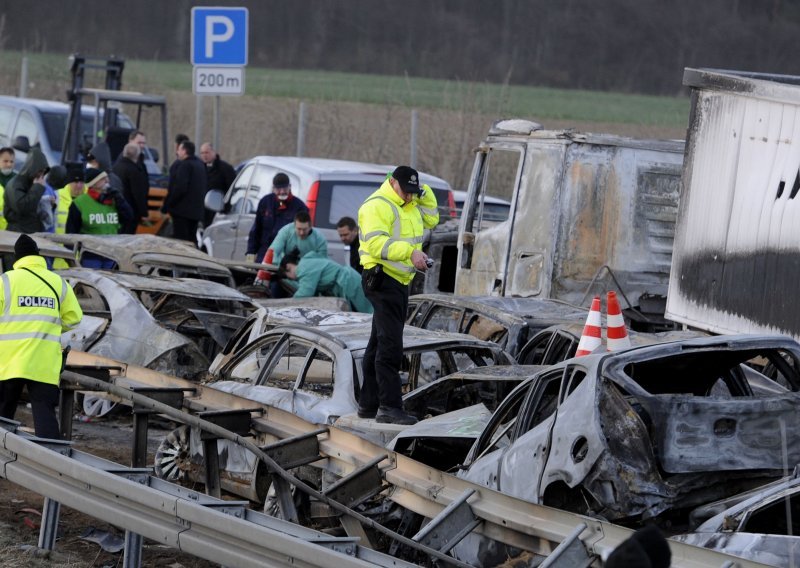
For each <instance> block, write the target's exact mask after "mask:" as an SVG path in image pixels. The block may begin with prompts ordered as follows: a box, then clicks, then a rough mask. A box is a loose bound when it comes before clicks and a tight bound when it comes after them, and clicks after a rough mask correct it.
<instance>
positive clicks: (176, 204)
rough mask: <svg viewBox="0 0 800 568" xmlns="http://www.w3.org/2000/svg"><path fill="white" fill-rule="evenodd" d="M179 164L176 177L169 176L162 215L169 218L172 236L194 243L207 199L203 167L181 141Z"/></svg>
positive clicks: (191, 148)
mask: <svg viewBox="0 0 800 568" xmlns="http://www.w3.org/2000/svg"><path fill="white" fill-rule="evenodd" d="M178 160H179V162H178V164H177V166H176V167H175V175H174V176H170V180H169V189H168V191H167V198H166V199H165V200H164V205H163V206H162V207H161V211H162V212H163V213H169V215H170V217H172V236H173V237H174V238H176V239H181V240H184V241H191V242H195V243H196V241H197V224H198V223H199V222H200V221H202V220H203V215H204V214H205V207H203V199H204V198H205V196H206V191H207V189H208V187H207V181H206V167H205V165H203V162H201V161H200V158H198V157H197V156H195V147H194V143H193V142H189V141H188V140H187V141H184V142H181V144H180V145H179V146H178Z"/></svg>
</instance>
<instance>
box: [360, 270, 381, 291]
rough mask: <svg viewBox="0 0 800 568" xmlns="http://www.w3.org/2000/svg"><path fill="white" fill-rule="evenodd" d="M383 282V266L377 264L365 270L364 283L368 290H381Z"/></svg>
mask: <svg viewBox="0 0 800 568" xmlns="http://www.w3.org/2000/svg"><path fill="white" fill-rule="evenodd" d="M382 283H383V266H381V265H380V264H376V265H375V266H373V267H372V268H370V269H368V270H365V271H364V284H365V286H366V287H367V290H369V291H370V292H374V291H375V290H380V288H381V284H382Z"/></svg>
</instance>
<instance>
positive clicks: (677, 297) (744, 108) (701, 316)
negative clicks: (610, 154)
mask: <svg viewBox="0 0 800 568" xmlns="http://www.w3.org/2000/svg"><path fill="white" fill-rule="evenodd" d="M683 82H684V84H685V85H687V86H689V87H691V88H692V113H691V117H690V124H689V134H688V139H687V150H686V161H685V164H684V171H683V190H682V195H681V202H680V207H679V212H678V223H677V226H676V233H675V248H674V252H673V257H672V272H671V277H670V284H669V293H668V300H667V311H666V315H667V317H668V318H670V319H672V320H674V321H677V322H681V323H684V324H687V325H690V326H692V327H697V328H700V329H704V330H707V331H710V332H714V333H783V334H787V335H792V336H794V337H795V338H800V303H798V302H797V301H796V299H795V291H796V289H797V287H798V284H799V283H800V197H798V190H800V175H798V170H799V169H800V86H798V85H800V77H788V76H774V75H763V74H745V73H739V72H730V71H713V70H699V69H686V70H685V72H684V78H683Z"/></svg>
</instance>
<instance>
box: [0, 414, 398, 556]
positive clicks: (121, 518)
mask: <svg viewBox="0 0 800 568" xmlns="http://www.w3.org/2000/svg"><path fill="white" fill-rule="evenodd" d="M9 428H10V429H9ZM14 429H15V426H14V423H10V422H3V423H0V476H2V477H4V478H5V479H7V480H9V481H11V482H13V483H16V484H18V485H21V486H23V487H25V488H27V489H30V490H32V491H36V492H37V493H40V494H41V495H44V496H45V497H47V498H49V499H51V500H53V501H56V502H58V503H60V504H62V505H65V506H67V507H70V508H72V509H75V510H77V511H80V512H82V513H85V514H87V515H89V516H91V517H94V518H96V519H100V520H102V521H105V522H107V523H109V524H112V525H114V526H117V527H120V528H123V529H125V530H127V531H130V532H132V533H135V534H137V535H141V536H143V537H145V538H148V539H151V540H153V541H155V542H158V543H160V544H163V545H167V546H171V547H173V548H175V549H178V550H180V551H183V552H186V553H189V554H192V555H195V556H198V557H200V558H204V559H206V560H209V561H211V562H218V563H220V564H222V565H224V566H230V567H243V568H249V567H263V566H286V567H299V566H333V565H335V566H354V567H356V566H361V567H363V566H376V565H377V566H387V567H388V566H392V567H401V566H413V565H412V564H408V563H405V562H403V561H401V560H398V559H395V558H391V557H390V556H387V555H385V554H381V553H379V552H376V551H374V550H370V549H368V548H365V547H363V546H361V545H360V544H358V542H357V540H358V539H355V538H350V537H332V536H330V535H327V534H324V533H320V532H317V531H314V530H311V529H308V528H305V527H301V526H299V525H296V524H293V523H290V522H288V521H282V520H280V519H277V518H274V517H270V516H268V515H265V514H263V513H258V512H255V511H252V510H250V509H248V508H247V505H248V503H247V502H240V501H223V500H221V499H216V498H214V497H210V496H208V495H205V494H202V493H197V492H195V491H191V490H188V489H185V488H183V487H180V486H178V485H174V484H172V483H168V482H166V481H163V480H161V479H157V478H155V477H153V476H151V475H149V474H148V473H147V470H143V469H135V468H127V467H125V466H122V465H119V464H116V463H113V462H110V461H107V460H103V459H100V458H97V457H95V456H92V455H90V454H86V453H84V452H79V451H77V450H74V449H72V448H71V447H70V445H69V444H68V443H64V442H58V441H53V440H43V439H40V438H35V437H32V436H28V435H21V434H17V433H15V432H14Z"/></svg>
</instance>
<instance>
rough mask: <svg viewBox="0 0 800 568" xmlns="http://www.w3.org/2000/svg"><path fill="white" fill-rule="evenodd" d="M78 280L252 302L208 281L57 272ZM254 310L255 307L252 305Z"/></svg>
mask: <svg viewBox="0 0 800 568" xmlns="http://www.w3.org/2000/svg"><path fill="white" fill-rule="evenodd" d="M73 270H74V271H76V272H75V273H74V275H75V276H79V277H80V278H86V279H90V280H91V279H93V278H94V277H93V276H92V274H95V275H96V278H101V277H102V278H106V279H108V280H112V281H114V282H116V283H117V284H119V285H120V286H123V287H125V288H128V289H130V290H144V291H150V292H168V293H171V294H183V295H188V296H195V297H198V298H209V299H217V300H236V301H239V302H247V303H248V304H252V300H251V299H250V298H249V297H248V296H246V295H245V294H242V293H241V292H239V291H238V290H234V289H233V288H230V287H228V286H225V285H223V284H219V283H217V282H212V281H210V280H197V279H195V278H170V277H168V276H148V275H145V274H135V273H132V272H115V271H112V270H95V269H79V268H75V269H69V270H63V271H61V272H59V274H63V275H65V276H69V275H71V274H73V272H72V271H73ZM253 308H254V309H255V305H253Z"/></svg>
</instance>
